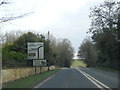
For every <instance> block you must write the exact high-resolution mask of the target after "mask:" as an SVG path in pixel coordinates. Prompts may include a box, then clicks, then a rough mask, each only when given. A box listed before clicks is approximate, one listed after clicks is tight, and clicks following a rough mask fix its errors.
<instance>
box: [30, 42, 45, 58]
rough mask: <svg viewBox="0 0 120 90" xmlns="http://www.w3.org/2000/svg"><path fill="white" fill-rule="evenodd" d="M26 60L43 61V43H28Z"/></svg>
mask: <svg viewBox="0 0 120 90" xmlns="http://www.w3.org/2000/svg"><path fill="white" fill-rule="evenodd" d="M28 59H32V60H33V59H44V43H43V42H29V43H28Z"/></svg>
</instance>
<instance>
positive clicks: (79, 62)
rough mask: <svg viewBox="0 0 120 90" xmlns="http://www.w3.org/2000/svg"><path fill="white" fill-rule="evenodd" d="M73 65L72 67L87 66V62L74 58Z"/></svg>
mask: <svg viewBox="0 0 120 90" xmlns="http://www.w3.org/2000/svg"><path fill="white" fill-rule="evenodd" d="M71 66H72V67H86V64H85V63H84V62H83V61H82V60H79V59H74V60H73V62H72V65H71Z"/></svg>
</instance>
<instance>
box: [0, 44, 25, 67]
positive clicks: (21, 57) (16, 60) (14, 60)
mask: <svg viewBox="0 0 120 90" xmlns="http://www.w3.org/2000/svg"><path fill="white" fill-rule="evenodd" d="M26 63H27V55H26V54H23V53H21V52H15V51H10V46H9V45H5V46H4V47H3V49H2V64H3V67H16V66H18V67H19V66H25V65H26Z"/></svg>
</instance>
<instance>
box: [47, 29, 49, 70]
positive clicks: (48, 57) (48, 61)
mask: <svg viewBox="0 0 120 90" xmlns="http://www.w3.org/2000/svg"><path fill="white" fill-rule="evenodd" d="M49 35H50V32H49V31H48V59H49V57H50V55H49V53H50V37H49ZM47 61H48V62H47V63H48V71H49V70H50V68H49V65H50V63H49V60H47Z"/></svg>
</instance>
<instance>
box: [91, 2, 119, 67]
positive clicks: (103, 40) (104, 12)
mask: <svg viewBox="0 0 120 90" xmlns="http://www.w3.org/2000/svg"><path fill="white" fill-rule="evenodd" d="M119 6H120V3H119V2H117V1H113V0H108V1H105V2H104V3H103V4H100V5H99V6H95V7H93V8H91V12H90V18H91V20H92V21H91V28H90V32H91V33H92V34H93V35H92V39H93V40H94V42H95V45H96V47H97V49H98V57H99V58H98V59H99V63H101V64H104V65H105V66H109V67H116V66H117V59H118V48H119V47H118V32H119V30H118V22H119V14H120V7H119Z"/></svg>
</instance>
